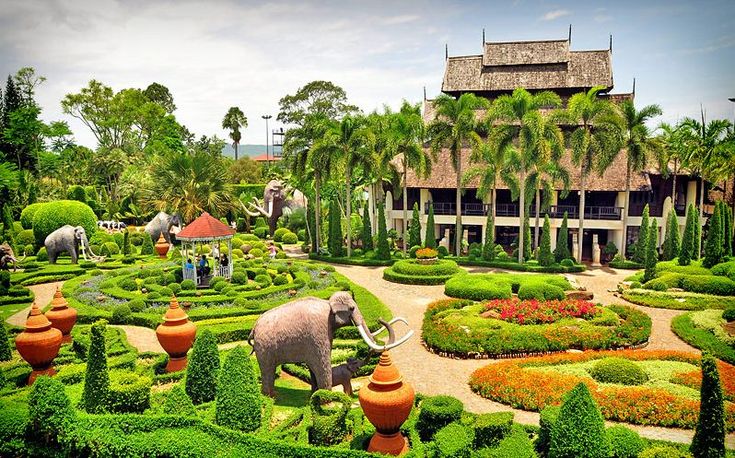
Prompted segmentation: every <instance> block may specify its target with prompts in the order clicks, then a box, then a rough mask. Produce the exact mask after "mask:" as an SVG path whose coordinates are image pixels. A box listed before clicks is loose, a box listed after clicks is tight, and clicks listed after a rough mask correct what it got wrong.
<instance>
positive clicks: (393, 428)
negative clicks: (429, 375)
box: [359, 351, 415, 455]
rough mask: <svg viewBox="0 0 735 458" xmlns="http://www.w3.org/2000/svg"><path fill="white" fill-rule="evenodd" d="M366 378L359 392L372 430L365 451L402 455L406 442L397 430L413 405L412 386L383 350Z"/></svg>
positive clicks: (405, 450) (361, 403)
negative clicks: (365, 382)
mask: <svg viewBox="0 0 735 458" xmlns="http://www.w3.org/2000/svg"><path fill="white" fill-rule="evenodd" d="M368 380H369V382H370V383H368V385H367V386H364V387H362V388H361V389H360V392H359V398H360V406H361V407H362V410H363V412H365V416H366V417H367V419H368V420H369V421H370V423H372V424H373V426H375V430H376V432H375V435H373V437H372V439H370V445H369V446H368V451H369V452H378V453H384V454H388V455H402V454H403V453H406V452H407V451H408V441H407V440H406V438H405V437H403V436H402V435H401V433H400V429H401V425H402V424H403V422H405V421H406V419H407V418H408V415H409V414H410V413H411V408H412V407H413V402H414V399H415V394H414V391H413V387H412V386H411V385H410V384H409V383H407V382H404V381H403V377H402V376H401V374H400V373H399V372H398V368H397V367H396V366H395V365H394V364H393V361H392V360H391V358H390V354H389V353H388V352H387V351H384V352H383V353H381V354H380V362H379V363H378V365H377V366H376V367H375V370H374V371H373V373H372V375H371V376H370V377H369V378H368Z"/></svg>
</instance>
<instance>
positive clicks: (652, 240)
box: [643, 218, 658, 281]
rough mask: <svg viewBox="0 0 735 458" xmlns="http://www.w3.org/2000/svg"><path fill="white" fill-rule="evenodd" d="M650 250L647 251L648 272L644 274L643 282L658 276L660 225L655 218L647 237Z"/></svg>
mask: <svg viewBox="0 0 735 458" xmlns="http://www.w3.org/2000/svg"><path fill="white" fill-rule="evenodd" d="M646 242H647V243H648V249H647V250H646V270H645V272H643V281H648V280H652V279H653V277H655V276H656V263H657V262H658V223H657V220H656V219H655V218H654V219H653V221H651V227H650V228H648V234H647V235H646Z"/></svg>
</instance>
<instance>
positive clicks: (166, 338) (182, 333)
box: [156, 296, 197, 372]
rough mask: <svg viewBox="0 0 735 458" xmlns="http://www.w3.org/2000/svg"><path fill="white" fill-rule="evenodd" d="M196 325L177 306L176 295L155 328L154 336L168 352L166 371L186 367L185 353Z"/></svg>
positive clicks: (192, 341) (174, 370) (192, 338)
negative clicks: (161, 320)
mask: <svg viewBox="0 0 735 458" xmlns="http://www.w3.org/2000/svg"><path fill="white" fill-rule="evenodd" d="M196 333H197V327H196V326H195V325H194V323H192V322H191V321H189V316H188V315H187V314H186V312H184V311H183V310H182V309H181V307H179V301H177V300H176V296H173V297H172V298H171V303H170V305H169V307H168V309H167V310H166V314H164V315H163V324H160V325H159V326H158V328H156V337H157V338H158V342H159V343H160V344H161V346H162V347H163V349H164V350H165V351H166V353H168V356H169V358H168V364H167V365H166V372H177V371H180V370H183V369H184V368H185V367H186V353H187V352H188V351H189V349H190V348H191V346H192V344H193V343H194V337H195V336H196Z"/></svg>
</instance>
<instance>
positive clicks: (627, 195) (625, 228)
mask: <svg viewBox="0 0 735 458" xmlns="http://www.w3.org/2000/svg"><path fill="white" fill-rule="evenodd" d="M629 212H630V161H628V162H627V163H626V166H625V202H624V203H623V246H622V247H620V251H619V253H621V256H622V257H623V259H625V251H626V250H627V248H628V213H629Z"/></svg>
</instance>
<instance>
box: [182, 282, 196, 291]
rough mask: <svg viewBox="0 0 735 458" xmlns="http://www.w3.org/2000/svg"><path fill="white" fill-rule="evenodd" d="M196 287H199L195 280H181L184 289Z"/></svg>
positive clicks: (189, 289)
mask: <svg viewBox="0 0 735 458" xmlns="http://www.w3.org/2000/svg"><path fill="white" fill-rule="evenodd" d="M195 289H197V285H196V283H194V280H184V281H182V282H181V290H182V291H193V290H195Z"/></svg>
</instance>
